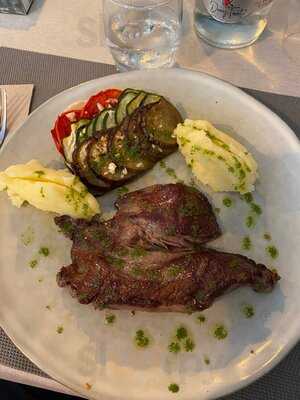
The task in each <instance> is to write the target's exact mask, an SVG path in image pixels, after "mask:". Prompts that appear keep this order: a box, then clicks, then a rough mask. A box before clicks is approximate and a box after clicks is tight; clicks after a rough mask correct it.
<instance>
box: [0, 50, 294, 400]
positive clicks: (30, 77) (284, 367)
mask: <svg viewBox="0 0 300 400" xmlns="http://www.w3.org/2000/svg"><path fill="white" fill-rule="evenodd" d="M0 60H1V63H0V84H6V85H7V84H23V83H32V84H34V86H35V91H34V97H33V101H32V110H33V109H34V108H36V107H37V106H39V105H40V104H41V103H43V102H44V101H45V100H47V99H48V98H50V97H52V96H54V95H55V94H57V93H59V92H61V91H62V90H64V89H67V88H69V87H72V86H74V85H77V84H79V83H81V82H84V81H88V80H91V79H94V78H99V77H102V76H106V75H109V74H112V73H114V72H116V70H115V67H114V66H112V65H107V64H101V63H94V62H87V61H80V60H76V59H70V58H64V57H57V56H51V55H46V54H38V53H33V52H27V51H21V50H15V49H10V48H1V49H0ZM245 91H246V92H247V93H249V94H251V95H252V96H253V97H255V98H256V99H258V100H259V101H261V102H262V103H264V104H265V105H267V106H268V107H269V108H270V109H272V110H273V111H275V112H276V113H277V114H278V115H279V116H280V117H281V118H282V119H283V120H284V121H285V122H287V123H288V125H289V126H290V127H291V128H292V129H293V130H294V131H295V133H296V134H297V135H298V137H300V98H295V97H290V96H282V95H277V94H270V93H266V92H259V91H255V90H249V89H247V90H245ZM270 134H271V132H270ZM0 364H3V365H6V366H9V367H11V368H15V369H20V370H22V371H26V372H31V373H33V374H37V375H40V376H46V375H45V374H44V373H43V372H42V371H41V370H40V369H39V368H37V367H36V366H35V365H34V364H32V363H31V362H30V361H29V360H28V359H27V358H26V357H25V356H24V355H23V354H22V353H21V352H20V351H19V350H18V349H17V348H16V347H15V346H14V345H13V343H12V342H11V341H10V340H9V339H8V337H7V336H6V335H5V333H4V332H3V331H2V330H0ZM274 399H276V400H277V399H278V400H299V399H300V343H299V344H298V345H297V346H296V347H295V348H294V349H293V350H292V351H291V352H290V354H289V355H288V356H287V357H286V358H285V359H284V360H283V361H282V362H281V363H280V364H279V365H278V366H277V367H276V368H274V369H273V370H272V371H271V372H269V373H268V374H267V375H265V376H264V377H263V378H261V379H259V380H258V381H256V382H255V383H253V384H251V385H250V386H248V387H247V388H245V389H242V390H240V391H239V392H236V393H234V394H232V395H230V396H226V397H224V398H223V400H274Z"/></svg>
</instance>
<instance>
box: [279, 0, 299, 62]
mask: <svg viewBox="0 0 300 400" xmlns="http://www.w3.org/2000/svg"><path fill="white" fill-rule="evenodd" d="M287 7H288V18H287V23H286V28H285V32H284V37H283V48H284V50H285V51H286V53H287V55H288V57H289V58H290V59H291V60H292V61H294V62H296V63H297V64H300V0H289V4H287Z"/></svg>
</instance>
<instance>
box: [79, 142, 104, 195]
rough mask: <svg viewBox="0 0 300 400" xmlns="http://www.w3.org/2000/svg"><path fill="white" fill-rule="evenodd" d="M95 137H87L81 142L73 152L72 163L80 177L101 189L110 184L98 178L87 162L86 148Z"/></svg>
mask: <svg viewBox="0 0 300 400" xmlns="http://www.w3.org/2000/svg"><path fill="white" fill-rule="evenodd" d="M94 140H95V139H93V138H89V139H87V140H85V141H84V142H83V143H81V144H80V145H79V146H78V147H77V148H76V150H75V152H74V153H73V165H74V166H75V169H76V171H77V173H78V175H79V176H80V177H81V178H84V179H85V180H86V181H87V182H88V183H89V184H90V185H93V186H95V187H97V188H101V189H103V190H105V189H109V188H110V185H109V184H108V183H107V182H105V181H103V180H102V179H100V178H99V177H98V176H97V175H96V174H95V173H94V172H93V171H92V169H91V168H90V166H89V164H88V148H89V146H91V144H92V143H93V141H94Z"/></svg>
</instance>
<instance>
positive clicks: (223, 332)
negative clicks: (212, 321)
mask: <svg viewBox="0 0 300 400" xmlns="http://www.w3.org/2000/svg"><path fill="white" fill-rule="evenodd" d="M227 336H228V331H227V329H226V328H225V326H224V325H216V327H215V329H214V337H215V338H216V339H218V340H224V339H225V338H226V337H227Z"/></svg>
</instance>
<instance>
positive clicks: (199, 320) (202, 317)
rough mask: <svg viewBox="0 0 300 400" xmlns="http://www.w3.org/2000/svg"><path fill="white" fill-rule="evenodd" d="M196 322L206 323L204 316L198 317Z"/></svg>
mask: <svg viewBox="0 0 300 400" xmlns="http://www.w3.org/2000/svg"><path fill="white" fill-rule="evenodd" d="M197 321H198V322H199V323H200V324H203V323H204V322H205V321H206V317H205V315H203V314H200V315H198V316H197Z"/></svg>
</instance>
